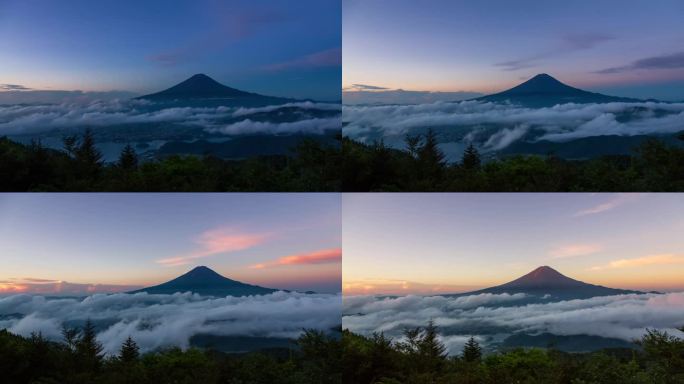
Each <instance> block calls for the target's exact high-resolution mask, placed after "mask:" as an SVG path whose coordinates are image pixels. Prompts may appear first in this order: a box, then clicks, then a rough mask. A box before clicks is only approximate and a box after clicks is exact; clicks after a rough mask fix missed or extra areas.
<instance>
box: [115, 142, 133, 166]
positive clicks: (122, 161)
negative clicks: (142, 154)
mask: <svg viewBox="0 0 684 384" xmlns="http://www.w3.org/2000/svg"><path fill="white" fill-rule="evenodd" d="M117 165H118V166H119V168H121V169H124V170H127V171H131V170H134V169H136V168H137V167H138V155H137V154H136V153H135V149H133V147H132V146H131V145H130V144H126V146H125V147H124V149H123V150H122V151H121V155H119V161H118V162H117Z"/></svg>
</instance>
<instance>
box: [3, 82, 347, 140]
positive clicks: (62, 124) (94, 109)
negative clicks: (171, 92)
mask: <svg viewBox="0 0 684 384" xmlns="http://www.w3.org/2000/svg"><path fill="white" fill-rule="evenodd" d="M21 93H22V94H24V93H26V92H21ZM1 96H2V93H1V92H0V97H1ZM0 103H1V100H0ZM293 110H294V111H295V112H292V111H293ZM339 110H340V105H339V104H325V103H314V102H309V101H307V102H295V103H288V104H283V105H272V106H266V107H255V108H245V107H227V106H218V107H179V106H169V105H165V104H155V103H152V102H150V101H145V100H122V99H115V100H95V101H92V100H89V99H87V100H83V101H82V102H80V101H72V102H64V103H61V104H40V105H22V104H14V105H0V135H20V134H38V133H42V132H49V131H52V130H55V129H70V128H83V127H91V128H93V129H98V128H103V127H108V126H114V125H122V124H144V123H155V124H159V123H166V124H173V125H182V126H194V127H199V128H202V129H204V130H206V131H207V132H212V133H222V134H245V133H249V134H257V133H269V134H274V133H322V132H324V131H325V130H327V129H339V128H340V126H341V122H340V118H339V117H328V118H321V117H317V116H316V115H315V114H314V113H315V112H316V111H339ZM264 113H271V114H273V115H274V116H276V117H279V116H281V115H283V114H285V113H290V114H293V113H294V114H295V115H294V116H295V117H296V120H294V121H291V120H288V121H287V122H279V123H276V122H270V121H264V119H265V117H264V116H263V114H264ZM333 115H334V114H333Z"/></svg>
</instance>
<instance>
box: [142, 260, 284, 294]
mask: <svg viewBox="0 0 684 384" xmlns="http://www.w3.org/2000/svg"><path fill="white" fill-rule="evenodd" d="M188 291H189V292H193V293H198V294H200V295H202V296H220V297H225V296H249V295H266V294H269V293H273V292H276V291H277V289H271V288H264V287H260V286H258V285H250V284H245V283H241V282H239V281H235V280H231V279H228V278H226V277H223V276H221V275H219V274H218V273H216V272H214V271H213V270H211V269H210V268H207V267H204V266H201V267H196V268H194V269H193V270H192V271H190V272H188V273H186V274H184V275H182V276H179V277H177V278H175V279H173V280H171V281H167V282H166V283H163V284H159V285H155V286H153V287H148V288H143V289H138V290H136V291H132V292H129V293H138V292H147V293H157V294H173V293H176V292H188Z"/></svg>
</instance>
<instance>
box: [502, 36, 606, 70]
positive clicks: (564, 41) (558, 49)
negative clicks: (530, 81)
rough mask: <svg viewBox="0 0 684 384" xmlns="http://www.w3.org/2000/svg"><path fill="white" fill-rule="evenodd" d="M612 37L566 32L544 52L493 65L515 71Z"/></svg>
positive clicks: (596, 44) (591, 46)
mask: <svg viewBox="0 0 684 384" xmlns="http://www.w3.org/2000/svg"><path fill="white" fill-rule="evenodd" d="M613 39H615V36H612V35H609V34H605V33H599V32H585V33H575V34H568V35H564V36H561V37H560V38H559V40H558V43H557V44H556V46H554V47H553V48H550V49H548V50H546V51H544V52H540V53H538V54H535V55H532V56H529V57H525V58H522V59H517V60H509V61H504V62H500V63H495V64H494V66H496V67H500V68H501V69H503V70H504V71H517V70H520V69H525V68H531V67H535V66H537V62H538V61H539V60H542V59H546V58H548V57H553V56H558V55H565V54H568V53H571V52H574V51H582V50H587V49H592V48H595V47H596V46H598V45H600V44H603V43H605V42H607V41H610V40H613Z"/></svg>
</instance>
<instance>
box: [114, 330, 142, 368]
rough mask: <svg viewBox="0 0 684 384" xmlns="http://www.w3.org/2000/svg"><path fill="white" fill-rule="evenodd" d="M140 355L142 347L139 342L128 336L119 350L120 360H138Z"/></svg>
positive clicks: (125, 361)
mask: <svg viewBox="0 0 684 384" xmlns="http://www.w3.org/2000/svg"><path fill="white" fill-rule="evenodd" d="M138 357H140V348H139V347H138V344H136V343H135V341H133V339H132V338H131V337H130V336H128V338H127V339H126V341H124V343H123V344H122V345H121V350H120V351H119V360H121V361H123V362H124V363H130V362H133V361H136V360H138Z"/></svg>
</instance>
